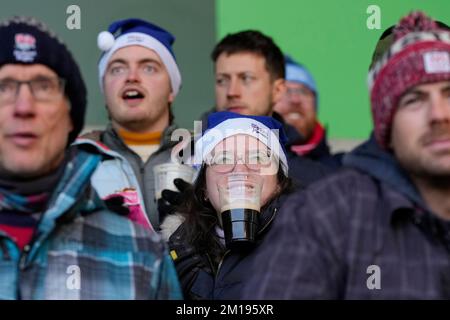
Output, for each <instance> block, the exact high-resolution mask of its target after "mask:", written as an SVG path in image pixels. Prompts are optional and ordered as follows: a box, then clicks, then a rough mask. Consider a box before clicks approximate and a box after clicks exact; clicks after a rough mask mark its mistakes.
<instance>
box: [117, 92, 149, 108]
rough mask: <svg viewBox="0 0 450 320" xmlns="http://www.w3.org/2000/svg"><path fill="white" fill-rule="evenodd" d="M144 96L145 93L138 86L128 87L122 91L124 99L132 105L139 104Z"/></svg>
mask: <svg viewBox="0 0 450 320" xmlns="http://www.w3.org/2000/svg"><path fill="white" fill-rule="evenodd" d="M144 98H145V94H144V93H143V92H142V91H141V90H140V89H138V88H127V89H125V90H124V91H123V93H122V99H123V100H124V101H125V103H126V104H127V105H128V106H130V107H134V106H137V105H138V104H140V103H141V102H142V100H144Z"/></svg>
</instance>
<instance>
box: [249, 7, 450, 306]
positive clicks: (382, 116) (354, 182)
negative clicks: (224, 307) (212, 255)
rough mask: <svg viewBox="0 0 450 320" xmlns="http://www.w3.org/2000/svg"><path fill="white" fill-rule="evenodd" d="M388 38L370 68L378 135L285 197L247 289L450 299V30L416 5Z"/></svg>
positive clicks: (255, 293)
mask: <svg viewBox="0 0 450 320" xmlns="http://www.w3.org/2000/svg"><path fill="white" fill-rule="evenodd" d="M393 41H394V42H393V43H391V45H390V46H389V47H388V50H387V52H385V53H384V55H382V57H381V58H380V59H379V60H378V62H376V63H375V64H374V65H373V66H372V68H371V70H370V73H369V88H370V93H371V105H372V114H373V119H374V126H375V130H374V136H373V137H372V138H371V139H370V140H369V141H368V142H367V143H365V144H364V145H362V146H361V147H359V148H357V149H356V150H354V151H353V152H352V153H350V154H349V155H347V156H345V157H344V165H346V166H348V167H349V169H346V170H344V171H342V172H340V173H338V174H335V175H333V176H330V177H329V178H327V179H324V180H323V181H321V182H319V183H317V184H315V185H313V186H311V188H310V189H309V190H307V191H305V192H301V193H297V194H295V195H293V196H292V198H290V199H289V200H288V201H287V205H286V206H284V207H283V208H282V210H281V211H280V217H279V218H278V219H277V221H276V222H275V224H274V227H273V228H272V229H271V231H270V234H269V235H268V239H267V240H268V241H269V243H271V244H272V245H271V246H268V247H266V248H265V250H264V251H263V252H261V253H260V254H259V257H258V259H256V263H257V265H260V264H261V263H264V265H265V267H264V268H258V267H257V265H255V267H254V268H253V269H252V270H253V271H254V272H253V274H252V279H251V281H250V283H249V285H248V286H247V287H246V289H245V292H244V295H243V297H244V298H248V299H255V298H256V299H272V298H275V299H310V298H319V299H449V298H450V271H449V270H450V258H449V257H450V202H449V201H450V200H449V199H450V196H449V195H450V184H449V181H450V99H449V97H450V33H449V32H448V31H444V30H442V29H439V28H438V26H437V24H436V23H435V22H434V21H432V20H431V19H429V18H427V17H426V16H424V15H423V14H422V13H420V12H413V13H412V14H410V15H409V16H407V17H406V18H404V19H402V20H401V21H400V23H399V24H398V25H397V26H396V27H395V28H394V30H393ZM258 263H259V264H258Z"/></svg>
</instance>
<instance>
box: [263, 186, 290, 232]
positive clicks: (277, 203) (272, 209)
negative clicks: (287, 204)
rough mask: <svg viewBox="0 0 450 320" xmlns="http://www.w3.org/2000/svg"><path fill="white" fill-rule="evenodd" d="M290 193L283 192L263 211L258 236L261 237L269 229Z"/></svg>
mask: <svg viewBox="0 0 450 320" xmlns="http://www.w3.org/2000/svg"><path fill="white" fill-rule="evenodd" d="M287 196H288V194H281V195H278V196H277V197H275V199H273V200H272V201H271V202H270V203H269V204H268V205H267V206H266V207H265V208H264V209H263V210H262V212H261V218H260V220H259V224H260V226H259V230H258V237H261V236H262V235H263V234H264V233H265V232H266V231H267V229H268V228H269V227H270V226H271V224H272V221H273V220H274V219H275V218H276V215H277V214H278V211H279V210H280V208H281V206H282V205H283V203H284V200H285V199H286V198H287Z"/></svg>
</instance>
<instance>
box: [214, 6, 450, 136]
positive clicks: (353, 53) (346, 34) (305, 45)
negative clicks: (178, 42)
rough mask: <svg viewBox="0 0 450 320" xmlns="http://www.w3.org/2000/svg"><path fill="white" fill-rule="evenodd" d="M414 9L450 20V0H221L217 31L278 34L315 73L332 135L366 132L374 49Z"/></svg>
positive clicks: (322, 115) (284, 45)
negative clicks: (375, 24) (375, 13)
mask: <svg viewBox="0 0 450 320" xmlns="http://www.w3.org/2000/svg"><path fill="white" fill-rule="evenodd" d="M369 5H377V6H378V7H379V8H380V13H381V15H380V17H381V30H376V29H375V30H369V29H368V27H367V23H366V21H367V19H368V18H369V17H370V16H371V15H370V14H367V13H366V11H367V8H368V7H369ZM412 9H422V10H424V11H426V12H427V13H429V15H431V16H432V17H434V18H436V19H438V20H441V21H443V22H445V23H447V24H450V1H448V0H428V1H423V0H421V1H419V0H371V1H369V0H338V1H333V0H277V1H275V0H217V7H216V10H217V23H218V25H217V37H218V38H221V37H223V36H224V35H226V34H227V33H229V32H236V31H239V30H243V29H250V28H254V29H259V30H261V31H262V32H264V33H266V34H268V35H270V36H272V37H273V38H274V40H275V41H276V42H277V43H278V45H279V46H280V47H281V49H282V50H283V51H286V52H288V53H290V54H291V55H292V56H293V57H295V58H296V59H297V60H299V61H300V62H302V63H304V64H305V65H306V66H307V67H308V68H309V69H310V71H311V72H312V73H313V74H314V76H315V78H316V81H317V83H318V87H319V91H320V93H319V94H320V106H319V116H320V118H321V120H322V121H323V122H324V123H325V124H326V125H327V126H328V129H329V133H330V135H331V137H333V138H365V137H367V135H368V133H369V132H370V130H371V128H372V125H371V117H370V112H369V96H368V91H367V86H366V76H367V70H368V66H369V63H370V58H371V55H372V51H373V49H374V47H375V44H376V42H377V40H378V38H379V36H380V35H381V33H382V31H383V30H384V29H386V28H388V27H389V26H391V25H393V24H395V23H396V22H397V21H398V19H399V18H400V17H402V16H403V15H405V14H406V13H408V12H409V11H411V10H412Z"/></svg>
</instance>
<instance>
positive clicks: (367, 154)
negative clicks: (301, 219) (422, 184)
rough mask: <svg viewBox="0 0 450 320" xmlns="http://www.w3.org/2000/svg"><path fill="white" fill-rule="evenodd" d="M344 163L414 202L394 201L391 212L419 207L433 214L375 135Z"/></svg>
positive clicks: (347, 157)
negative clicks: (379, 144)
mask: <svg viewBox="0 0 450 320" xmlns="http://www.w3.org/2000/svg"><path fill="white" fill-rule="evenodd" d="M342 162H343V164H344V165H345V166H347V167H351V168H354V169H356V170H358V171H361V172H363V173H365V174H368V175H369V176H371V177H373V178H375V179H376V180H378V181H380V182H382V183H384V184H386V185H387V186H389V187H390V188H392V189H393V190H395V191H397V192H399V193H400V194H402V195H403V196H404V197H406V198H407V199H409V200H410V201H411V202H412V203H411V202H410V203H409V204H408V203H407V202H408V201H406V200H405V201H406V202H405V201H400V200H399V201H397V200H395V199H392V200H393V201H392V204H391V205H389V207H390V208H389V210H388V211H389V212H394V211H395V209H399V208H402V207H405V206H406V207H410V208H411V207H413V206H418V207H421V208H423V209H424V210H426V211H429V212H431V211H430V210H429V208H428V206H427V205H426V203H425V201H424V200H423V198H422V196H421V195H420V193H419V191H418V190H417V188H416V186H415V185H414V184H413V183H412V181H411V180H410V179H409V177H408V175H407V173H406V172H405V171H404V170H403V169H402V168H401V167H400V165H399V163H398V161H397V160H396V159H395V157H394V156H393V155H392V154H391V153H389V152H387V151H385V150H383V149H381V148H380V147H379V146H378V143H377V142H376V140H375V137H374V135H373V133H372V134H371V136H370V138H369V140H367V141H366V142H364V143H362V144H361V145H360V146H358V147H357V148H355V149H354V150H353V151H352V152H349V153H348V154H346V155H344V157H343V160H342ZM413 203H414V204H413Z"/></svg>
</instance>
